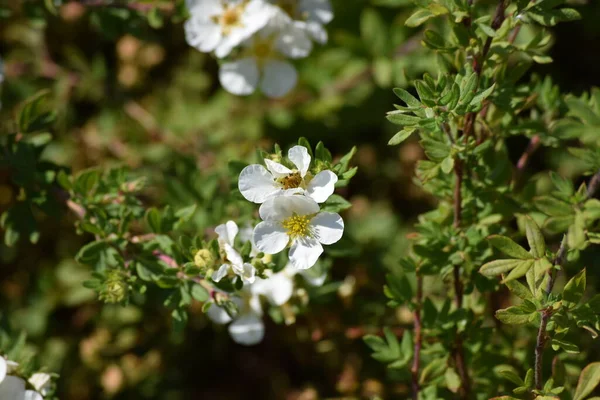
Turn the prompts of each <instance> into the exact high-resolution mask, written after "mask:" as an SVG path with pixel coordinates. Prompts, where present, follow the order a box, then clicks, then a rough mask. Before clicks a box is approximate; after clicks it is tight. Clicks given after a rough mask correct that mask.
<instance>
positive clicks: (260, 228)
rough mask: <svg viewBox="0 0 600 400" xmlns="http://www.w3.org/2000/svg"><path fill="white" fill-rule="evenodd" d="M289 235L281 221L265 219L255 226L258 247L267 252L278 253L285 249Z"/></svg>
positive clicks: (255, 238)
mask: <svg viewBox="0 0 600 400" xmlns="http://www.w3.org/2000/svg"><path fill="white" fill-rule="evenodd" d="M289 240H290V238H289V236H288V235H287V233H286V230H285V229H284V228H283V226H281V224H280V223H279V222H275V221H263V222H261V223H260V224H258V225H256V228H254V243H256V248H257V249H258V250H259V251H262V252H263V253H266V254H276V253H279V252H280V251H282V250H283V249H285V246H287V244H288V241H289Z"/></svg>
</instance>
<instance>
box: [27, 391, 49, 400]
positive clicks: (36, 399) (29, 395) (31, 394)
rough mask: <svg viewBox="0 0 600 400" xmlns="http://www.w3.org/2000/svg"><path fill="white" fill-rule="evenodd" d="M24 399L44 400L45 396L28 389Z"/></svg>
mask: <svg viewBox="0 0 600 400" xmlns="http://www.w3.org/2000/svg"><path fill="white" fill-rule="evenodd" d="M24 400H44V398H43V397H42V395H41V394H39V393H38V392H36V391H34V390H26V391H25V397H24Z"/></svg>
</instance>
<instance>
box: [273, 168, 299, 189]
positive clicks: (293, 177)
mask: <svg viewBox="0 0 600 400" xmlns="http://www.w3.org/2000/svg"><path fill="white" fill-rule="evenodd" d="M277 182H279V184H280V185H281V186H283V188H284V189H286V190H287V189H296V188H299V187H300V185H301V184H302V176H301V175H300V172H292V173H291V174H289V175H287V176H284V177H282V178H279V179H277Z"/></svg>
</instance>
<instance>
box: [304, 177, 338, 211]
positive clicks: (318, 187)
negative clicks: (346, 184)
mask: <svg viewBox="0 0 600 400" xmlns="http://www.w3.org/2000/svg"><path fill="white" fill-rule="evenodd" d="M337 181H338V177H337V175H336V174H334V173H333V172H331V171H329V170H326V171H321V172H319V173H318V174H317V175H315V177H314V178H312V179H311V181H310V182H309V184H308V186H307V187H306V192H307V194H308V196H309V197H310V198H312V199H313V200H314V201H316V202H317V203H324V202H325V201H326V200H327V199H328V198H329V196H331V195H332V194H333V191H334V190H335V183H336V182H337Z"/></svg>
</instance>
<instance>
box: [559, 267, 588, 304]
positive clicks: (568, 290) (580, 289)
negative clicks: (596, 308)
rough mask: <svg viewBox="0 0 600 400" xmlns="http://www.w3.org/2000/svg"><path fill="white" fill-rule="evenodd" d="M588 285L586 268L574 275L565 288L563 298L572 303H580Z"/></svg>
mask: <svg viewBox="0 0 600 400" xmlns="http://www.w3.org/2000/svg"><path fill="white" fill-rule="evenodd" d="M585 285H586V270H585V268H584V269H583V270H581V271H579V273H578V274H577V275H575V276H574V277H572V278H571V279H570V280H569V282H567V284H566V285H565V288H564V289H563V300H565V301H568V302H571V303H575V304H577V303H579V300H581V298H582V297H583V294H584V292H585Z"/></svg>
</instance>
